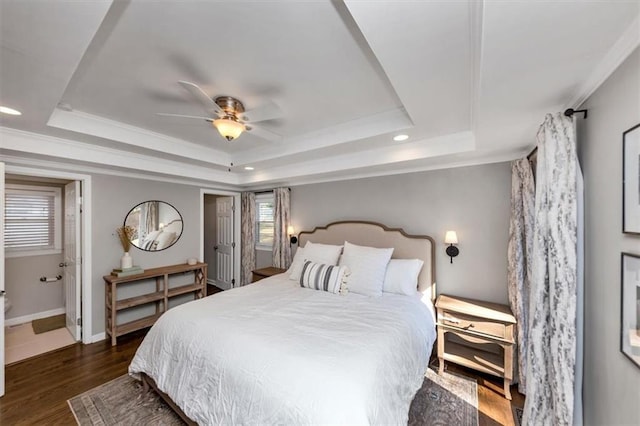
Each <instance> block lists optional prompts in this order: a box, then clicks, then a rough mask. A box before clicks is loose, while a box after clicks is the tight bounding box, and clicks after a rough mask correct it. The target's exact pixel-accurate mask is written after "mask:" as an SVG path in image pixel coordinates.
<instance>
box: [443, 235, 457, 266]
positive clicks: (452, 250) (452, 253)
mask: <svg viewBox="0 0 640 426" xmlns="http://www.w3.org/2000/svg"><path fill="white" fill-rule="evenodd" d="M444 243H445V244H449V247H447V250H446V252H447V256H449V257H450V258H451V263H453V258H454V257H456V256H457V255H458V254H460V250H458V247H456V246H455V244H458V236H457V235H456V231H447V233H446V235H445V236H444Z"/></svg>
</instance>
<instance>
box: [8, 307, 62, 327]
mask: <svg viewBox="0 0 640 426" xmlns="http://www.w3.org/2000/svg"><path fill="white" fill-rule="evenodd" d="M65 312H66V311H65V309H64V308H56V309H51V310H50V311H44V312H37V313H35V314H29V315H23V316H21V317H15V318H5V319H4V325H5V326H7V327H12V326H14V325H20V324H24V323H27V322H31V321H33V320H37V319H41V318H47V317H52V316H54V315H60V314H64V313H65Z"/></svg>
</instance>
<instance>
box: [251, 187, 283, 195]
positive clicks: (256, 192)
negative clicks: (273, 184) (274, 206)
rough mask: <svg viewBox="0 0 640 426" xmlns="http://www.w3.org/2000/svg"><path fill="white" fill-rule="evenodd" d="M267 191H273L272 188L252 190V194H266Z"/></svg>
mask: <svg viewBox="0 0 640 426" xmlns="http://www.w3.org/2000/svg"><path fill="white" fill-rule="evenodd" d="M274 189H275V188H274ZM287 189H288V190H289V191H291V188H287ZM269 192H273V189H265V190H264V191H254V194H267V193H269Z"/></svg>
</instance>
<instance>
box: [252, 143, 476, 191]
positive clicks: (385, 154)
mask: <svg viewBox="0 0 640 426" xmlns="http://www.w3.org/2000/svg"><path fill="white" fill-rule="evenodd" d="M475 147H476V142H475V137H474V135H473V133H471V132H460V133H453V134H450V135H446V136H440V137H436V138H430V139H424V140H422V141H417V142H412V143H406V144H402V145H390V146H386V147H382V148H376V149H371V150H368V151H360V152H354V153H349V154H342V155H335V156H332V157H330V158H323V159H317V160H312V161H305V162H300V163H294V164H291V165H288V166H283V167H274V168H271V169H267V170H264V171H258V172H255V173H253V174H251V175H248V176H246V175H243V176H241V177H240V185H255V184H260V183H268V182H273V181H282V180H288V181H291V179H299V178H303V177H305V176H308V175H317V174H326V173H332V172H345V171H348V170H349V169H362V168H366V167H374V166H383V165H389V164H394V163H398V164H400V163H403V162H406V161H414V160H419V159H426V158H433V157H439V156H444V155H450V154H459V153H463V152H469V151H473V150H474V149H475Z"/></svg>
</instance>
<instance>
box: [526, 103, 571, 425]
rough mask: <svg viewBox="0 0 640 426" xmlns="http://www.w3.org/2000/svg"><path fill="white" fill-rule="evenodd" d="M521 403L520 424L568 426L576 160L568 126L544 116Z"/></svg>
mask: <svg viewBox="0 0 640 426" xmlns="http://www.w3.org/2000/svg"><path fill="white" fill-rule="evenodd" d="M537 141H538V166H537V171H536V202H535V225H534V239H533V263H532V272H533V274H532V279H531V291H530V293H529V319H530V321H529V331H528V341H527V366H526V367H527V389H526V391H527V398H526V401H525V406H524V414H523V424H527V425H571V424H573V420H574V418H573V407H574V396H575V393H574V382H575V362H576V318H577V317H576V299H577V298H576V289H577V269H578V266H577V235H578V232H577V229H578V225H577V211H578V203H577V176H576V170H577V167H576V165H577V155H576V140H575V132H574V126H573V120H572V119H570V118H568V117H565V116H563V115H562V114H561V113H557V114H547V116H546V118H545V121H544V123H543V124H542V126H541V127H540V130H539V131H538V135H537Z"/></svg>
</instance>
